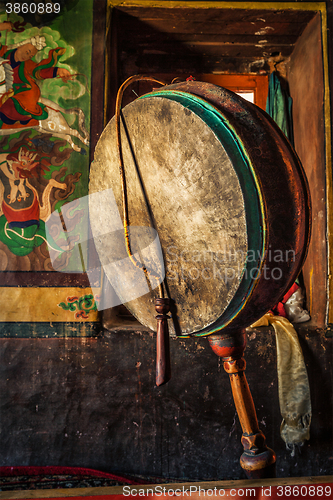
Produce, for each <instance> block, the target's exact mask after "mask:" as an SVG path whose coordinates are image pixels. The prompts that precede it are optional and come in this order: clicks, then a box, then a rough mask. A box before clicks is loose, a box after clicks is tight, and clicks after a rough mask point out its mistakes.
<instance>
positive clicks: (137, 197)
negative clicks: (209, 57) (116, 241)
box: [90, 82, 309, 335]
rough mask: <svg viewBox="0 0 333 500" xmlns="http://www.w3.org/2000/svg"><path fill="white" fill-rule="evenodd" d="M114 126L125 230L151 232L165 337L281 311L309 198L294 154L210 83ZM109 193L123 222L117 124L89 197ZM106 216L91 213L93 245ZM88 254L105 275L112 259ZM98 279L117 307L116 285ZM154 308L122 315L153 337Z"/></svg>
mask: <svg viewBox="0 0 333 500" xmlns="http://www.w3.org/2000/svg"><path fill="white" fill-rule="evenodd" d="M122 115H123V117H122V125H121V126H122V132H121V138H122V141H121V142H122V151H123V157H124V165H125V175H126V186H127V194H128V211H129V221H130V226H135V227H138V226H141V227H154V228H155V229H156V230H157V233H158V236H159V239H160V242H161V247H162V251H163V256H164V265H165V270H166V276H165V284H166V290H167V293H168V295H169V297H170V298H171V299H172V300H173V301H174V304H175V311H174V313H173V315H174V321H173V322H172V324H170V329H171V330H174V331H175V329H176V333H177V334H180V333H181V334H182V335H191V334H195V335H207V334H211V333H215V332H217V331H220V330H221V329H228V328H244V327H246V326H249V325H250V324H251V323H252V322H254V321H255V320H257V319H259V318H260V317H261V316H262V315H263V314H264V313H265V312H267V311H268V310H269V309H270V308H271V307H273V306H274V305H275V304H276V303H277V302H278V301H279V300H280V298H281V297H282V296H283V295H284V293H285V292H286V290H287V289H288V288H289V287H290V285H291V284H292V283H293V281H294V280H295V278H296V277H297V275H298V273H299V270H300V267H301V265H302V263H303V260H304V256H305V251H306V246H307V241H308V238H309V222H308V220H309V199H308V191H307V185H306V181H305V178H304V175H303V171H302V167H301V165H300V163H299V161H298V158H297V157H296V155H295V153H294V152H293V150H292V148H291V146H290V144H289V143H288V141H287V140H286V138H285V137H284V136H283V134H282V133H281V132H280V131H279V129H278V128H277V127H276V125H275V124H274V123H273V121H272V120H271V119H270V118H269V116H268V115H266V113H264V112H263V111H261V110H260V109H259V108H257V107H256V106H254V105H252V104H251V103H249V102H247V101H245V100H243V99H242V98H241V97H239V96H237V95H236V94H234V93H233V92H230V91H227V90H225V89H222V88H220V87H217V86H215V85H211V84H208V83H201V82H184V83H181V84H176V85H171V86H168V87H163V88H161V89H160V90H157V91H154V92H152V93H149V94H146V95H144V96H142V97H141V98H138V99H137V100H135V101H134V102H132V103H131V104H129V105H127V106H126V107H125V108H124V109H123V111H122ZM106 189H112V192H113V194H114V196H115V200H116V202H117V205H118V209H119V213H120V214H122V193H121V183H120V177H119V166H118V154H117V142H116V134H115V120H114V119H112V120H111V121H110V122H109V124H108V125H107V127H106V128H105V130H104V132H103V134H102V136H101V138H100V140H99V142H98V145H97V147H96V151H95V157H94V162H93V164H92V166H91V173H90V194H92V193H96V192H99V191H102V190H106ZM113 216H114V214H111V213H109V212H108V210H107V209H106V210H105V213H103V214H102V216H101V213H100V211H97V210H96V209H95V208H94V207H91V209H90V219H91V227H92V231H93V234H94V228H95V227H96V225H98V224H100V220H101V217H102V219H103V218H104V219H105V220H107V219H108V218H110V217H113ZM118 236H119V235H118ZM118 236H117V237H118ZM115 238H116V236H115ZM95 244H96V247H97V251H98V253H99V255H100V257H101V261H102V263H103V260H105V258H106V255H107V253H108V251H109V249H108V248H106V246H105V243H103V242H102V241H101V240H99V238H98V235H96V238H95ZM106 274H107V277H108V279H109V281H110V282H111V284H113V285H114V286H115V288H116V291H117V294H118V295H119V297H120V299H121V295H122V290H121V280H119V277H115V276H114V275H113V274H112V272H110V271H109V272H108V270H106ZM157 296H158V292H157V289H155V290H152V291H150V292H149V293H147V294H145V295H143V296H141V297H138V298H136V299H135V300H132V301H130V302H127V303H126V307H127V308H128V309H129V310H130V312H131V313H132V314H133V315H134V316H135V317H136V318H137V319H138V320H139V321H140V323H142V324H143V325H146V326H148V327H149V328H151V329H152V330H155V329H156V320H155V316H156V311H155V304H154V302H155V298H156V297H157ZM175 325H176V326H175ZM177 325H178V326H177Z"/></svg>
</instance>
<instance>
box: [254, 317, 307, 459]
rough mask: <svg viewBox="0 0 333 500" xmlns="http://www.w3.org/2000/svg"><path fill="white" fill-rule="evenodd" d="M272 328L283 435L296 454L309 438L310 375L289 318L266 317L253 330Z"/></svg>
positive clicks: (281, 431) (288, 446) (289, 447)
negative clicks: (298, 446)
mask: <svg viewBox="0 0 333 500" xmlns="http://www.w3.org/2000/svg"><path fill="white" fill-rule="evenodd" d="M270 324H271V325H272V326H273V328H274V331H275V336H276V349H277V373H278V387H279V403H280V411H281V415H282V419H283V420H282V423H281V428H280V433H281V437H282V439H283V440H284V441H285V443H286V445H287V448H288V449H292V450H293V451H294V449H295V445H296V444H298V445H301V444H303V443H304V441H305V440H306V439H310V423H311V415H312V409H311V399H310V387H309V380H308V374H307V371H306V367H305V363H304V358H303V353H302V349H301V346H300V343H299V340H298V336H297V333H296V331H295V329H294V327H293V326H292V324H291V323H290V321H289V320H288V319H287V318H283V317H282V316H274V315H273V314H271V313H267V314H265V315H264V316H263V317H262V318H260V320H258V321H257V322H256V323H253V325H251V327H252V328H257V327H260V326H268V325H270Z"/></svg>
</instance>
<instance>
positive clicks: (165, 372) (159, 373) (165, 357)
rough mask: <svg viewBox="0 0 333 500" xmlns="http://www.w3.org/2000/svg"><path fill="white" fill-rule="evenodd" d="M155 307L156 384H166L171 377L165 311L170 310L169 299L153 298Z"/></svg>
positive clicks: (167, 317) (168, 317)
mask: <svg viewBox="0 0 333 500" xmlns="http://www.w3.org/2000/svg"><path fill="white" fill-rule="evenodd" d="M155 309H156V312H157V313H158V315H157V316H156V319H157V336H156V385H157V386H160V385H163V384H166V383H167V382H168V381H169V380H170V378H171V369H170V346H169V327H168V319H170V316H168V315H167V313H168V312H169V310H170V300H169V299H166V298H161V297H160V298H158V299H155Z"/></svg>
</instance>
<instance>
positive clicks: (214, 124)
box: [140, 89, 266, 338]
mask: <svg viewBox="0 0 333 500" xmlns="http://www.w3.org/2000/svg"><path fill="white" fill-rule="evenodd" d="M151 97H160V98H161V97H163V98H165V99H170V100H172V101H176V102H178V103H180V104H182V105H183V106H184V107H186V108H188V109H189V110H190V111H192V112H193V113H195V114H196V115H197V116H199V117H200V118H201V119H202V120H203V122H205V123H206V125H208V127H209V128H210V129H211V130H212V131H213V132H214V134H215V135H216V137H217V138H218V139H219V141H220V142H221V144H222V146H223V147H224V149H225V150H226V152H227V155H228V156H229V158H230V159H231V161H232V164H233V166H234V169H235V172H236V174H237V177H238V180H239V183H240V186H241V190H242V194H243V198H244V204H245V214H246V215H245V217H246V228H247V238H248V253H249V252H250V251H251V252H252V251H254V252H255V253H254V254H252V253H251V254H252V255H257V256H258V259H257V260H255V261H253V262H252V259H251V260H249V259H247V260H246V263H245V265H244V268H243V270H242V279H241V282H240V284H239V287H238V289H237V292H236V293H235V295H234V297H233V298H232V299H231V301H230V303H229V305H228V306H227V308H226V309H225V311H224V312H223V313H222V314H221V316H220V317H219V318H218V319H217V320H216V321H215V322H214V323H212V324H211V325H209V326H208V327H206V328H204V329H203V330H200V331H199V332H195V333H193V334H191V335H182V336H180V337H183V338H186V337H189V336H204V335H210V334H213V333H216V332H218V331H219V330H222V329H223V328H225V327H226V326H227V325H228V324H229V323H231V321H233V320H234V319H235V318H236V316H237V315H238V314H239V313H240V311H241V310H242V309H243V308H244V306H245V305H246V303H247V302H248V300H249V298H250V296H251V294H252V291H253V289H254V287H255V285H256V279H254V277H255V276H257V275H258V274H259V275H260V272H261V268H262V264H263V258H262V257H263V256H264V251H265V247H266V226H265V222H264V221H265V211H264V203H263V199H262V194H261V189H260V184H259V180H258V178H257V175H256V173H255V170H254V168H253V165H252V163H251V160H250V158H249V156H248V154H247V151H246V148H245V146H244V144H243V142H242V140H241V139H240V137H239V136H238V134H237V132H236V131H235V129H234V128H233V127H232V125H231V124H230V122H229V121H228V120H227V119H226V118H225V116H223V114H222V113H221V112H220V111H219V110H218V109H217V108H216V107H215V106H213V105H212V104H210V103H208V102H207V101H205V100H204V99H202V98H200V97H197V96H195V95H193V94H189V93H187V92H182V91H175V90H163V89H162V90H158V91H155V92H152V93H149V94H145V95H144V96H142V97H140V99H145V98H151Z"/></svg>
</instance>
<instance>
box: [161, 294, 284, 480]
mask: <svg viewBox="0 0 333 500" xmlns="http://www.w3.org/2000/svg"><path fill="white" fill-rule="evenodd" d="M155 308H156V312H157V313H158V315H157V316H156V319H157V337H156V385H157V386H160V385H163V384H165V383H166V382H168V380H170V377H171V370H170V353H169V329H168V319H170V316H168V315H167V313H168V312H169V310H170V300H169V299H167V298H157V299H155ZM208 341H209V344H210V346H211V348H212V349H213V351H214V352H215V354H217V355H218V356H220V357H221V358H222V359H223V366H224V369H225V371H226V372H227V373H228V374H229V378H230V383H231V390H232V395H233V398H234V402H235V407H236V411H237V414H238V418H239V421H240V424H241V427H242V430H243V435H242V440H241V442H242V445H243V447H244V452H243V454H242V455H241V458H240V464H241V467H242V468H243V470H244V471H245V473H246V475H247V477H248V478H249V479H261V478H269V477H276V467H275V464H276V455H275V453H274V451H273V450H271V449H270V448H268V447H267V446H266V438H265V436H264V434H263V433H262V431H261V430H260V429H259V425H258V419H257V415H256V410H255V407H254V403H253V399H252V395H251V391H250V388H249V385H248V383H247V380H246V375H245V368H246V361H245V359H244V357H243V354H244V350H245V346H246V332H245V330H234V331H232V330H229V331H226V332H225V333H220V334H218V335H210V336H208Z"/></svg>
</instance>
